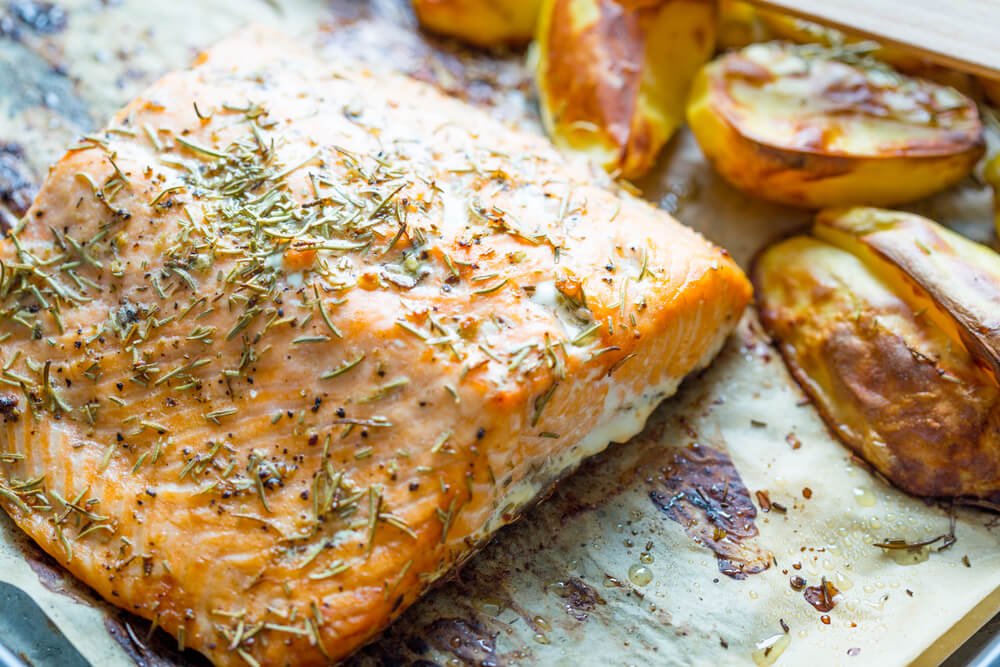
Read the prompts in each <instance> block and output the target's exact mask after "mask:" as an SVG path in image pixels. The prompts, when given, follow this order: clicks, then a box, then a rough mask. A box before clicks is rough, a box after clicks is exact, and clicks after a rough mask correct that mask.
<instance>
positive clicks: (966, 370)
mask: <svg viewBox="0 0 1000 667" xmlns="http://www.w3.org/2000/svg"><path fill="white" fill-rule="evenodd" d="M814 234H815V235H816V236H817V237H818V238H816V239H814V238H808V237H795V238H792V239H789V240H787V241H783V242H781V243H779V244H777V245H775V246H774V247H772V248H769V249H768V250H766V251H765V252H764V253H763V254H762V256H761V258H760V260H759V262H758V263H757V265H756V266H755V268H754V280H755V284H756V286H757V288H758V301H759V304H760V315H761V321H762V322H763V323H764V325H765V327H767V329H768V331H769V332H770V333H771V334H772V335H773V336H774V337H775V339H776V342H777V344H778V348H779V349H780V350H781V353H782V355H783V356H784V357H785V359H786V361H787V362H788V364H789V368H790V370H791V371H792V374H793V375H794V376H795V377H796V379H797V380H798V381H799V383H800V384H801V385H802V387H803V389H805V391H806V393H807V394H809V396H810V397H811V398H812V399H813V400H814V401H815V403H816V406H817V408H818V409H819V411H820V414H822V415H823V417H824V418H825V420H826V421H827V424H828V425H829V426H830V429H831V430H832V431H833V432H834V433H836V434H837V435H838V436H839V437H840V438H842V439H843V441H844V442H845V444H847V445H848V446H849V447H850V448H851V449H853V450H854V451H855V452H856V453H857V454H859V455H860V456H861V457H862V458H864V459H865V460H866V461H868V462H869V463H870V464H871V465H872V466H874V468H875V469H876V470H878V471H879V472H881V473H882V474H883V475H885V476H886V477H887V478H888V479H889V480H891V481H892V482H893V483H894V484H896V485H897V486H899V487H901V488H903V489H905V490H906V491H908V492H910V493H913V494H917V495H921V496H936V497H960V498H964V499H966V500H971V501H977V500H984V501H987V502H991V503H994V504H995V503H996V502H997V501H998V500H1000V440H998V433H1000V407H998V405H1000V402H998V401H1000V396H998V392H997V383H996V376H995V370H994V368H995V365H996V361H995V359H996V341H995V338H996V334H995V331H996V327H995V323H994V322H993V320H992V313H993V312H994V310H995V308H992V307H990V306H991V304H995V302H996V300H997V285H1000V281H998V280H997V278H996V275H997V273H996V266H997V264H998V258H997V257H996V254H995V253H993V252H992V251H991V250H989V249H987V248H985V247H983V246H978V245H976V244H973V243H971V242H969V241H967V240H965V239H963V238H962V237H958V236H956V235H954V234H952V233H951V232H948V231H947V230H945V229H943V228H940V227H939V226H937V225H935V224H934V223H932V222H931V221H929V220H926V219H924V218H920V217H919V216H915V215H910V214H905V213H899V212H892V211H880V210H877V209H864V208H857V209H851V210H841V211H824V212H822V213H821V214H820V215H819V217H818V219H817V224H816V226H815V228H814ZM990 269H992V270H993V272H990ZM932 275H933V276H935V281H934V283H933V285H932V286H931V287H930V289H928V287H927V286H926V285H927V284H928V280H927V278H928V277H929V276H932ZM984 314H985V317H980V315H984Z"/></svg>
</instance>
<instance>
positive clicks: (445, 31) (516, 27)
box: [413, 0, 542, 47]
mask: <svg viewBox="0 0 1000 667" xmlns="http://www.w3.org/2000/svg"><path fill="white" fill-rule="evenodd" d="M541 4H542V2H541V0H413V9H414V11H415V12H416V14H417V20H418V21H420V25H422V26H423V27H424V28H426V29H427V30H430V31H431V32H436V33H438V34H441V35H447V36H449V37H455V38H457V39H460V40H462V41H464V42H468V43H469V44H473V45H475V46H481V47H494V46H504V45H510V46H520V45H524V44H527V43H528V42H530V41H531V40H532V38H533V37H534V36H535V21H536V20H537V19H538V10H539V8H540V7H541Z"/></svg>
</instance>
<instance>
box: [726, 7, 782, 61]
mask: <svg viewBox="0 0 1000 667" xmlns="http://www.w3.org/2000/svg"><path fill="white" fill-rule="evenodd" d="M717 26H718V27H717V29H716V33H717V36H716V41H717V43H718V44H717V45H718V47H719V49H720V50H729V49H742V48H743V47H744V46H748V45H750V44H753V43H754V42H764V41H767V40H769V39H773V38H772V36H771V33H770V31H769V30H768V28H767V26H766V25H765V24H764V22H763V20H762V19H761V16H760V10H759V9H757V8H756V7H754V6H753V5H751V4H750V3H749V2H744V1H743V0H719V17H718V23H717Z"/></svg>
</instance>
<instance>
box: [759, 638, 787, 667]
mask: <svg viewBox="0 0 1000 667" xmlns="http://www.w3.org/2000/svg"><path fill="white" fill-rule="evenodd" d="M791 643H792V638H791V636H790V635H788V634H787V633H783V634H780V635H774V636H773V637H768V638H767V639H762V640H761V641H759V642H757V644H756V647H755V649H754V652H753V653H752V654H751V656H752V657H753V661H754V663H756V664H757V665H758V666H759V667H769V666H770V665H773V664H774V663H775V662H777V661H778V658H780V657H781V654H782V653H784V652H785V649H786V648H788V645H789V644H791Z"/></svg>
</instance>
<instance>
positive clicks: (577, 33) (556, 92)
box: [535, 0, 715, 178]
mask: <svg viewBox="0 0 1000 667" xmlns="http://www.w3.org/2000/svg"><path fill="white" fill-rule="evenodd" d="M714 46H715V9H714V4H713V3H711V2H708V1H707V0H647V1H639V0H621V1H620V2H611V1H603V2H602V1H601V0H546V1H545V3H544V4H543V7H542V13H541V17H540V19H539V25H538V43H537V47H538V51H537V59H536V71H535V73H536V84H537V88H538V94H539V101H540V105H541V111H542V120H543V122H544V124H545V127H546V129H547V131H548V133H549V136H550V137H551V138H552V140H553V142H554V143H555V144H556V145H557V146H559V147H560V148H561V149H562V150H564V151H567V152H570V153H577V154H581V155H584V156H586V157H587V158H588V159H590V160H591V161H593V162H595V163H596V164H599V165H600V166H602V167H603V168H604V169H606V170H607V171H608V172H609V173H612V174H614V175H620V176H623V177H625V178H638V177H639V176H641V175H642V174H644V173H645V172H647V171H648V170H649V168H650V167H651V166H652V165H653V164H654V163H655V161H656V157H657V155H658V154H659V152H660V150H661V149H662V147H663V145H664V144H665V143H666V142H667V141H668V140H669V139H670V137H671V136H672V135H673V133H674V132H675V131H676V129H677V128H678V127H679V126H680V125H681V123H682V122H683V120H684V102H685V99H686V97H687V93H688V88H689V86H690V83H691V79H692V77H693V76H694V74H695V72H697V71H698V68H699V67H701V65H702V64H704V63H705V62H706V61H707V60H708V59H709V57H711V54H712V51H713V49H714Z"/></svg>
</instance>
